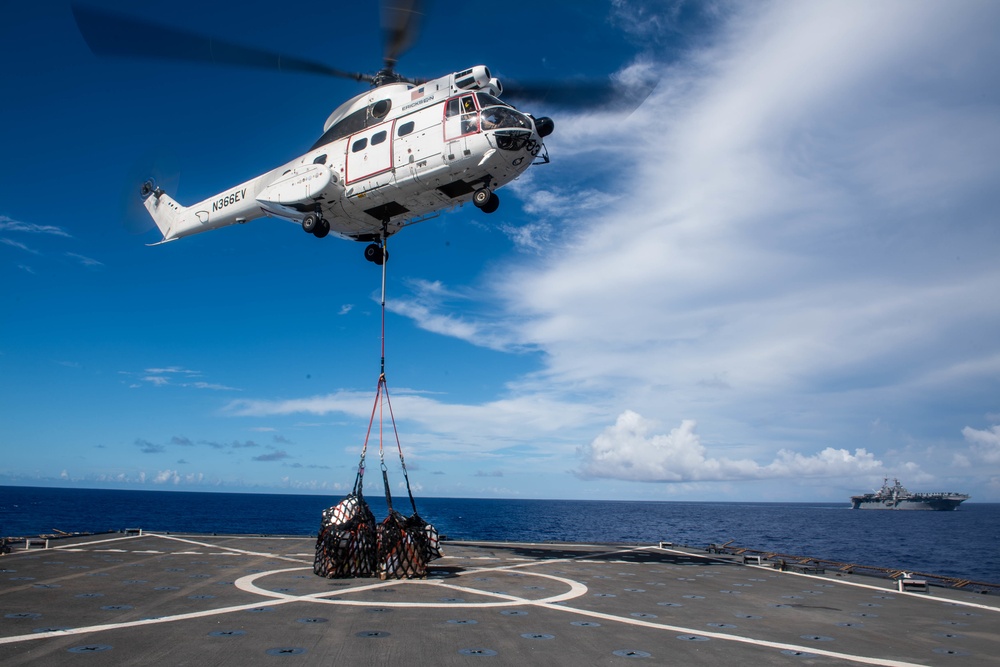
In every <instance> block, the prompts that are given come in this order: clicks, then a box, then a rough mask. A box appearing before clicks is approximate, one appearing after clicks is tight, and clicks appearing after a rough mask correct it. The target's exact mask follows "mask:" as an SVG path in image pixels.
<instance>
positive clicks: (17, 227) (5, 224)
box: [0, 215, 72, 238]
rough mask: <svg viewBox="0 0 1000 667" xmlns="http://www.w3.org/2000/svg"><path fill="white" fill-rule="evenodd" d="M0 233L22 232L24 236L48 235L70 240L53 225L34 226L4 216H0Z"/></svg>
mask: <svg viewBox="0 0 1000 667" xmlns="http://www.w3.org/2000/svg"><path fill="white" fill-rule="evenodd" d="M0 232H23V233H26V234H48V235H51V236H64V237H66V238H72V237H71V236H70V234H69V232H67V231H66V230H65V229H63V228H62V227H56V226H55V225H36V224H34V223H31V222H21V221H20V220H14V219H13V218H10V217H8V216H6V215H0Z"/></svg>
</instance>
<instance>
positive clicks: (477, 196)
mask: <svg viewBox="0 0 1000 667" xmlns="http://www.w3.org/2000/svg"><path fill="white" fill-rule="evenodd" d="M492 196H493V193H492V192H490V189H489V188H479V189H478V190H476V191H475V193H473V195H472V203H473V204H475V205H476V208H483V207H484V206H486V205H487V204H489V203H490V197H492Z"/></svg>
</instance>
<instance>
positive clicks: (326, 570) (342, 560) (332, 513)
mask: <svg viewBox="0 0 1000 667" xmlns="http://www.w3.org/2000/svg"><path fill="white" fill-rule="evenodd" d="M377 557H378V542H377V538H376V529H375V515H374V514H372V511H371V509H369V507H368V503H367V502H365V498H364V496H363V495H361V494H360V493H352V494H350V495H349V496H347V497H346V498H344V499H343V500H341V501H340V502H339V503H337V504H336V505H334V506H333V507H330V508H329V509H325V510H323V519H322V521H321V522H320V526H319V537H318V538H317V540H316V559H315V560H314V561H313V572H315V573H316V574H318V575H319V576H321V577H327V578H329V579H344V578H349V577H371V576H373V575H374V573H375V566H376V561H377Z"/></svg>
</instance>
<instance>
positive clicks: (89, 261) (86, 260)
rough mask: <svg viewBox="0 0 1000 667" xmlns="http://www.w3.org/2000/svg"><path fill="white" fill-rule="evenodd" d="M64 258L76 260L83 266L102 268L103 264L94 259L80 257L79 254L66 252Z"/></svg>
mask: <svg viewBox="0 0 1000 667" xmlns="http://www.w3.org/2000/svg"><path fill="white" fill-rule="evenodd" d="M66 256H67V257H70V258H72V259H75V260H77V261H78V262H80V263H81V264H83V265H84V266H104V262H99V261H97V260H96V259H93V258H91V257H87V256H85V255H81V254H79V253H75V252H68V253H66Z"/></svg>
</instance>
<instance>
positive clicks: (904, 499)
mask: <svg viewBox="0 0 1000 667" xmlns="http://www.w3.org/2000/svg"><path fill="white" fill-rule="evenodd" d="M892 481H893V485H892V486H890V485H889V478H888V477H886V478H884V479H883V480H882V488H881V489H879V490H878V491H876V492H874V493H866V494H864V495H860V496H851V509H856V510H859V509H860V510H953V509H955V508H956V507H958V506H959V505H961V504H962V501H964V500H968V499H969V496H968V495H966V494H964V493H912V492H910V491H907V490H906V487H904V486H903V485H902V484H900V483H899V480H898V479H893V480H892Z"/></svg>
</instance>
